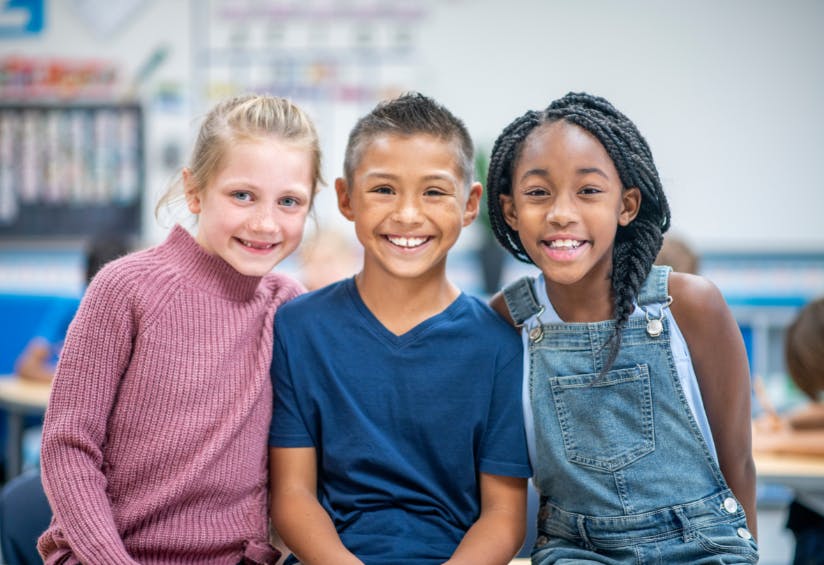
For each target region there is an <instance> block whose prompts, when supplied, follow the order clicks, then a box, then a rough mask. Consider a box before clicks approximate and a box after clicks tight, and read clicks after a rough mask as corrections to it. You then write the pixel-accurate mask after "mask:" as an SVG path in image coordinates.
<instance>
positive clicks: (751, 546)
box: [695, 524, 758, 563]
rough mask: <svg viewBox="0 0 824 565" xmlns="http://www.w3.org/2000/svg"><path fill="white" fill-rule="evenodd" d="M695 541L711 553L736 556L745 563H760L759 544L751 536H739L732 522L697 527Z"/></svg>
mask: <svg viewBox="0 0 824 565" xmlns="http://www.w3.org/2000/svg"><path fill="white" fill-rule="evenodd" d="M695 541H697V542H698V544H699V545H700V546H701V547H702V548H703V549H704V550H705V551H706V552H707V553H709V554H711V555H728V556H736V557H740V558H741V559H742V560H743V562H745V563H758V546H757V545H756V543H755V541H754V540H753V539H752V538H751V537H750V538H747V539H745V538H742V537H741V536H739V535H738V532H737V530H736V528H735V527H734V526H731V525H730V524H716V525H713V526H705V527H703V528H700V529H697V530H696V531H695ZM738 562H739V561H736V563H738ZM724 563H727V561H724Z"/></svg>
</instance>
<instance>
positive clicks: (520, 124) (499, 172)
mask: <svg viewBox="0 0 824 565" xmlns="http://www.w3.org/2000/svg"><path fill="white" fill-rule="evenodd" d="M540 116H541V114H540V112H535V111H532V110H530V111H529V112H527V113H526V114H524V115H523V116H521V117H520V118H518V119H516V120H515V121H514V122H512V123H511V124H509V125H508V126H506V128H504V131H502V132H501V135H499V136H498V139H496V140H495V144H494V145H493V146H492V155H491V156H490V158H489V171H488V172H487V175H486V184H487V191H486V198H487V209H488V210H489V223H490V225H491V226H492V232H493V233H494V234H495V238H496V239H497V240H498V242H499V243H500V244H501V245H503V247H504V249H506V250H507V251H509V252H510V253H512V255H514V256H515V258H516V259H518V260H519V261H523V262H524V263H532V259H530V258H529V255H527V253H526V250H525V249H524V246H523V244H522V243H521V238H519V237H518V233H517V232H516V231H515V230H513V229H512V228H510V227H509V224H507V223H506V220H504V212H503V209H502V208H501V202H500V195H501V194H511V193H512V171H513V168H514V165H515V163H516V162H517V160H518V159H517V153H518V152H519V151H520V149H521V147H522V145H523V142H524V140H525V139H526V138H527V136H529V134H530V133H531V132H532V130H533V129H535V128H536V127H538V125H540V123H541V121H540Z"/></svg>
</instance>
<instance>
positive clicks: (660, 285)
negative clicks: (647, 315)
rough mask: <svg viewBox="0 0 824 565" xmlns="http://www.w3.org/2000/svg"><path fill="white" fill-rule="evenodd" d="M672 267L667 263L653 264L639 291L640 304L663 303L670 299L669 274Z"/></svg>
mask: <svg viewBox="0 0 824 565" xmlns="http://www.w3.org/2000/svg"><path fill="white" fill-rule="evenodd" d="M670 271H672V267H669V266H666V265H653V266H652V269H651V270H650V272H649V275H647V280H645V281H644V284H643V285H642V286H641V290H640V291H639V292H638V305H639V306H642V307H643V306H646V305H647V304H663V303H666V302H668V301H669V289H668V282H669V274H670Z"/></svg>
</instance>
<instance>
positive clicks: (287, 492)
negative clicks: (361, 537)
mask: <svg viewBox="0 0 824 565" xmlns="http://www.w3.org/2000/svg"><path fill="white" fill-rule="evenodd" d="M269 473H270V477H269V484H270V501H271V514H272V525H273V526H274V527H275V530H276V531H277V533H278V535H279V536H280V537H281V539H282V540H283V542H284V543H285V544H286V546H287V547H289V550H290V551H292V552H293V553H294V554H295V555H296V556H297V558H298V559H300V562H301V565H313V564H317V565H327V564H329V563H335V564H336V565H349V564H351V565H363V563H362V562H361V561H360V560H359V559H358V558H357V557H355V556H354V555H353V554H352V553H350V552H349V551H348V550H347V549H346V547H344V545H343V543H341V540H340V537H339V536H338V532H337V531H336V530H335V525H334V524H333V523H332V519H331V518H330V517H329V514H327V513H326V510H325V509H324V508H323V506H321V505H320V503H319V502H318V498H317V494H316V493H317V455H316V453H315V448H313V447H272V448H270V449H269Z"/></svg>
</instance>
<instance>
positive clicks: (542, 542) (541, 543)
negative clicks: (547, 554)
mask: <svg viewBox="0 0 824 565" xmlns="http://www.w3.org/2000/svg"><path fill="white" fill-rule="evenodd" d="M548 543H549V538H548V537H546V536H538V539H536V540H535V547H543V546H545V545H546V544H548Z"/></svg>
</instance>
